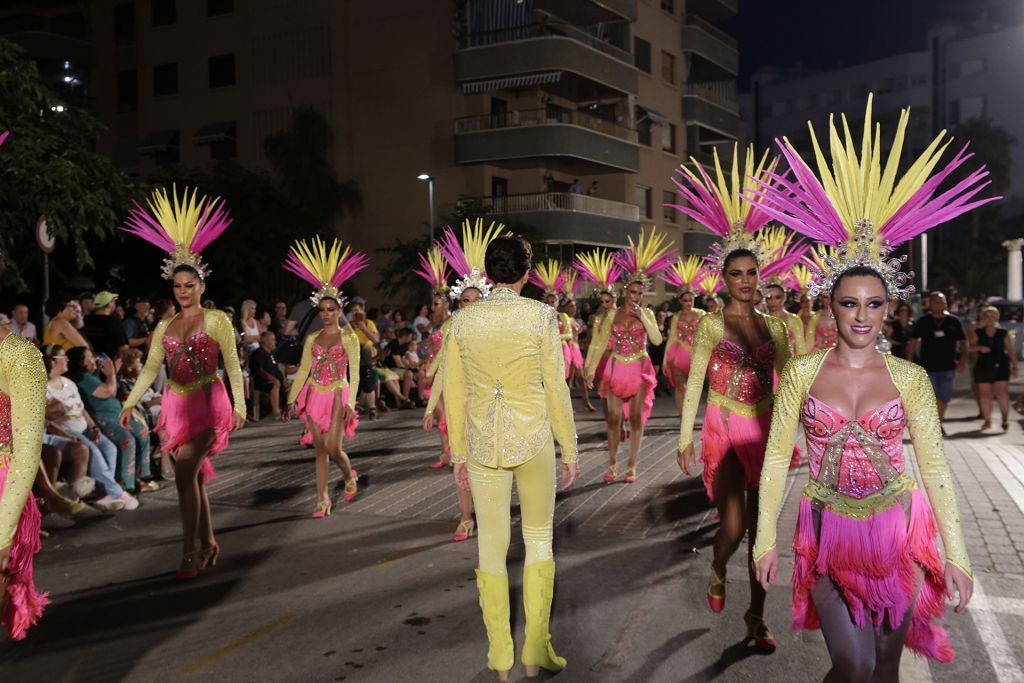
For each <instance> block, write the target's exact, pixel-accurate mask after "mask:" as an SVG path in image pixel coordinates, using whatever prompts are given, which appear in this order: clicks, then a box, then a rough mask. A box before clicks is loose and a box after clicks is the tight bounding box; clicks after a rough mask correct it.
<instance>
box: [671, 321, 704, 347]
mask: <svg viewBox="0 0 1024 683" xmlns="http://www.w3.org/2000/svg"><path fill="white" fill-rule="evenodd" d="M699 322H700V318H694V319H693V320H683V318H682V316H680V317H679V322H678V323H676V342H678V343H680V344H685V345H686V346H690V345H691V344H693V333H694V332H696V331H697V323H699Z"/></svg>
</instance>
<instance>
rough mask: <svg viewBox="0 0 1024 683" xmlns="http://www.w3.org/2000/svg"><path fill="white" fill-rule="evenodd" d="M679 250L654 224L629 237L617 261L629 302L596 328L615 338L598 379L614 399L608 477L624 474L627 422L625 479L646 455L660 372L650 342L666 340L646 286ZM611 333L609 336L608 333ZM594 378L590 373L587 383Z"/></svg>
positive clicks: (600, 337) (597, 338)
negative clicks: (624, 443) (646, 302)
mask: <svg viewBox="0 0 1024 683" xmlns="http://www.w3.org/2000/svg"><path fill="white" fill-rule="evenodd" d="M675 258H676V254H675V250H674V249H673V248H672V247H671V246H670V245H668V244H667V240H666V238H665V236H664V235H662V234H658V233H655V232H654V231H653V230H652V231H651V233H650V234H649V235H648V234H646V233H645V232H644V231H643V230H641V231H640V237H639V239H638V240H637V241H636V242H634V241H633V238H632V237H630V238H629V246H628V247H626V248H624V249H621V250H620V251H618V252H616V254H615V262H616V264H617V265H618V266H619V268H620V270H621V271H622V273H623V275H622V283H623V285H624V286H625V290H624V294H623V296H624V298H625V302H624V305H623V306H622V308H620V309H618V310H616V311H615V312H614V314H612V313H609V314H608V317H607V318H605V320H604V321H602V322H603V324H602V325H600V326H599V327H598V330H597V332H596V333H595V334H594V340H593V343H594V344H597V346H598V348H604V347H605V346H606V345H607V344H608V343H609V341H610V343H611V348H612V352H611V357H610V359H609V361H608V364H607V366H606V367H605V371H604V376H603V377H602V378H601V382H600V384H599V385H598V394H599V395H600V396H601V398H603V399H605V400H606V401H607V402H608V413H607V415H606V418H607V422H608V472H607V473H606V474H605V475H604V480H605V483H609V484H610V483H611V482H613V481H615V479H616V478H617V476H618V461H617V457H618V451H619V442H620V440H621V434H622V426H623V424H626V423H628V424H629V426H630V434H629V438H630V442H629V462H628V464H627V466H626V474H625V477H624V478H623V480H624V481H625V482H626V483H627V484H632V483H633V482H634V481H636V463H637V458H638V457H639V455H640V445H641V443H642V441H643V436H644V427H645V426H646V425H647V419H648V418H649V417H650V415H651V408H653V407H654V389H655V387H657V386H658V377H657V375H656V374H655V372H654V365H653V364H652V363H651V359H650V357H649V356H648V355H647V343H648V341H650V343H651V344H653V345H655V346H657V345H658V344H661V342H662V336H661V330H660V329H658V322H657V320H656V319H655V317H654V311H652V310H651V309H649V308H647V307H645V306H641V305H640V300H641V299H642V298H643V295H644V292H646V291H648V290H649V289H650V288H651V285H652V284H653V283H654V276H655V275H657V274H658V273H659V272H661V271H663V270H665V269H666V268H668V267H670V266H671V264H672V262H673V261H674V260H675ZM606 335H607V336H606ZM593 381H594V377H593V376H588V377H587V383H588V384H590V383H592V382H593Z"/></svg>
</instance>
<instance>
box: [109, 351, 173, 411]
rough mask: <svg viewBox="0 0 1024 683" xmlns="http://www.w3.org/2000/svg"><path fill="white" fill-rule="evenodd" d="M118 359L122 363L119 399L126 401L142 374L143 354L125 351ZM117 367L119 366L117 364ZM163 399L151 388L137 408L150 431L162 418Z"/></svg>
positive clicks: (147, 390) (119, 379)
mask: <svg viewBox="0 0 1024 683" xmlns="http://www.w3.org/2000/svg"><path fill="white" fill-rule="evenodd" d="M117 358H118V360H119V361H120V364H119V368H120V369H119V370H118V371H117V398H118V400H120V401H124V400H125V399H126V398H128V394H130V393H132V389H134V388H135V380H137V379H138V378H139V374H140V373H141V372H142V352H141V351H139V350H138V349H124V350H123V351H121V353H120V355H118V357H117ZM115 365H118V364H117V363H115ZM162 398H163V397H162V396H161V395H160V394H158V393H156V392H155V391H154V390H153V387H150V388H148V389H146V391H145V393H143V394H142V398H141V399H140V400H139V404H138V405H137V406H136V410H137V411H138V412H139V414H140V415H141V416H142V417H143V418H145V422H146V424H147V425H148V426H149V428H150V429H153V428H154V427H155V426H156V423H157V420H159V418H160V406H161V399H162Z"/></svg>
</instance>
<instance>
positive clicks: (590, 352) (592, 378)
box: [573, 249, 625, 438]
mask: <svg viewBox="0 0 1024 683" xmlns="http://www.w3.org/2000/svg"><path fill="white" fill-rule="evenodd" d="M573 268H575V269H576V272H578V273H579V274H580V277H582V278H583V279H584V280H586V281H587V282H589V283H590V284H591V285H593V287H594V292H593V294H594V296H596V297H597V299H598V302H599V305H598V309H597V311H596V312H595V313H594V320H593V322H592V323H591V324H590V344H589V345H588V346H587V357H586V360H585V361H584V362H583V375H584V379H585V381H586V384H587V385H588V387H589V388H591V389H592V388H594V385H595V384H596V385H597V386H601V382H602V381H603V380H604V372H605V368H607V366H608V359H609V358H611V354H612V335H611V324H612V318H614V317H615V311H616V310H618V307H617V306H616V304H617V303H618V297H619V294H618V289H617V287H618V285H617V282H618V280H619V277H620V276H621V275H622V269H621V268H619V266H618V265H617V264H616V263H615V259H614V258H613V257H612V254H611V253H609V252H608V251H607V250H605V249H594V250H593V251H590V252H587V253H585V254H579V255H578V256H577V257H576V261H575V263H573ZM598 337H601V339H602V340H604V341H603V342H602V343H601V344H600V346H599V345H598V343H597V338H598ZM598 396H600V392H598ZM601 408H602V410H603V411H604V416H605V419H606V420H607V419H608V401H607V400H605V399H604V397H603V396H602V397H601ZM620 436H621V437H622V438H625V431H623V432H622V434H621V435H620Z"/></svg>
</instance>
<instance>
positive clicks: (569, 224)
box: [464, 192, 640, 246]
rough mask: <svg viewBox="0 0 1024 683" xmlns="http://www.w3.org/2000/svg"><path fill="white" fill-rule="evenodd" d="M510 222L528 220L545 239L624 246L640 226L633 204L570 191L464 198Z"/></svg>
mask: <svg viewBox="0 0 1024 683" xmlns="http://www.w3.org/2000/svg"><path fill="white" fill-rule="evenodd" d="M464 201H465V202H467V203H469V204H471V205H472V206H473V207H474V209H475V210H480V209H482V210H485V211H487V212H488V213H490V214H493V215H495V216H501V217H504V218H505V219H506V220H507V221H508V222H512V221H515V222H517V223H525V224H527V225H530V226H532V227H533V228H535V229H536V230H537V238H538V239H540V240H542V241H544V242H571V243H579V244H602V245H608V246H621V245H624V244H626V236H627V235H632V234H634V233H635V232H636V231H637V229H638V228H639V227H640V209H639V208H638V207H637V206H635V205H633V204H626V203H624V202H615V201H611V200H609V199H600V198H598V197H588V196H587V195H582V194H572V193H569V192H537V193H533V194H514V195H506V196H502V197H474V198H468V199H465V200H464Z"/></svg>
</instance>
